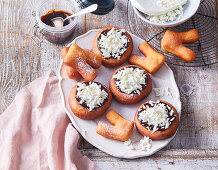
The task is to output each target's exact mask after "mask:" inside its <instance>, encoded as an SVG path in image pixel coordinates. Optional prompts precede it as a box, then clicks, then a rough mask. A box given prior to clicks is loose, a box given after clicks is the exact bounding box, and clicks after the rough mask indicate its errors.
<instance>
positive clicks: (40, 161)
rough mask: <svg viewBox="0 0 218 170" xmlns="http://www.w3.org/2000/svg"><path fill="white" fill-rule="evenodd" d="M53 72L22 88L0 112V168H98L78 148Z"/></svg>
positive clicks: (1, 169) (85, 169) (43, 169)
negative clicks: (1, 112)
mask: <svg viewBox="0 0 218 170" xmlns="http://www.w3.org/2000/svg"><path fill="white" fill-rule="evenodd" d="M78 140H79V134H78V132H77V131H76V130H75V129H74V127H73V126H72V124H70V121H69V119H68V117H67V115H66V114H65V112H64V109H63V107H62V103H61V98H60V95H59V90H58V78H57V77H56V76H55V75H54V73H53V72H52V71H49V73H48V74H47V75H46V76H45V77H41V78H38V79H36V80H35V81H33V82H32V83H30V84H29V85H27V86H26V87H24V88H23V89H22V90H21V91H20V92H19V93H18V94H17V95H16V97H15V99H14V101H13V102H12V104H11V105H10V106H9V107H8V108H7V109H6V110H5V112H4V113H3V114H2V115H0V170H8V169H10V170H17V169H21V170H35V169H40V170H48V169H50V170H65V169H66V170H68V169H69V170H72V169H78V170H83V169H84V170H92V169H98V168H97V167H96V166H95V164H94V163H93V162H92V161H90V160H89V159H88V158H87V157H86V156H83V155H82V154H81V153H80V151H79V150H78V149H77V144H78Z"/></svg>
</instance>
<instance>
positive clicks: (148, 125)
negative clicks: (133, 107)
mask: <svg viewBox="0 0 218 170" xmlns="http://www.w3.org/2000/svg"><path fill="white" fill-rule="evenodd" d="M135 125H136V128H137V129H138V131H139V133H140V134H141V135H143V136H148V137H149V138H150V139H153V140H162V139H167V138H170V137H172V136H173V135H174V134H175V133H176V131H177V129H178V126H179V115H178V112H177V111H176V109H175V108H174V107H173V106H172V105H171V104H170V103H168V102H165V101H160V100H157V101H149V102H146V103H144V104H142V105H141V106H140V107H139V108H138V110H137V111H136V114H135Z"/></svg>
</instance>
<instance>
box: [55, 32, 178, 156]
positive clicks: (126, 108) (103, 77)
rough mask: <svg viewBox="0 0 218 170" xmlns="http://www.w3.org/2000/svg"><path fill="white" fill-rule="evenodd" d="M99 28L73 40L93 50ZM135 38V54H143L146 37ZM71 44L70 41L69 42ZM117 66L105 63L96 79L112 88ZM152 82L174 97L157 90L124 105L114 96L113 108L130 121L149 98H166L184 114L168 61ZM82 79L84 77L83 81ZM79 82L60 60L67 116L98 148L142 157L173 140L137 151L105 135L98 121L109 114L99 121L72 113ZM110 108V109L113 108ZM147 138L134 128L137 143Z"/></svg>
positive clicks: (158, 142) (61, 91) (123, 154)
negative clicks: (71, 96) (70, 101)
mask: <svg viewBox="0 0 218 170" xmlns="http://www.w3.org/2000/svg"><path fill="white" fill-rule="evenodd" d="M98 31H99V30H90V31H89V32H87V33H86V34H84V35H81V36H79V37H77V38H76V39H75V40H74V41H73V42H75V43H76V44H78V45H79V46H80V47H82V48H85V49H91V48H92V42H93V40H94V37H95V35H96V34H97V32H98ZM131 36H132V38H133V44H134V49H133V53H134V54H140V52H139V50H138V46H139V45H140V44H141V43H142V42H143V40H142V39H141V38H139V37H137V36H135V35H133V34H131ZM69 46H70V44H69ZM123 65H128V63H125V64H123ZM117 68H118V67H115V68H107V67H104V66H101V68H99V69H98V70H97V71H98V76H97V78H96V79H95V80H94V81H98V82H101V83H102V84H104V85H106V86H107V87H109V82H110V78H111V75H112V73H113V72H114V71H115V70H116V69H117ZM151 77H152V81H153V87H155V88H157V87H158V88H161V87H170V89H171V92H172V96H164V97H161V98H159V97H155V95H154V93H153V92H152V93H151V94H150V95H149V96H148V97H147V98H145V99H144V100H143V101H141V102H139V103H137V104H134V105H124V104H120V103H118V102H117V101H115V100H114V99H113V101H112V104H111V106H110V108H109V109H114V110H115V111H117V112H118V113H119V114H120V115H122V116H123V117H124V118H126V119H128V120H132V121H133V120H134V115H135V112H136V110H137V109H138V107H139V106H140V105H141V104H142V103H143V102H145V101H148V100H158V99H161V100H164V101H167V102H170V103H171V104H172V105H173V106H174V107H175V108H176V109H177V111H178V113H179V115H180V114H181V102H180V95H179V90H178V87H177V85H176V82H175V79H174V75H173V72H172V70H171V69H170V68H169V67H168V66H167V64H164V65H163V66H162V68H161V69H160V70H159V71H158V72H157V73H155V74H153V75H151ZM80 81H82V80H80ZM76 83H77V81H76V80H71V79H69V78H68V77H67V74H66V71H65V67H63V63H62V62H61V63H60V70H59V88H60V94H61V97H62V101H63V105H64V108H65V111H66V113H67V115H68V116H69V118H70V120H71V121H72V123H73V125H74V127H75V128H76V129H77V130H78V132H79V133H80V134H81V135H82V136H83V137H84V138H85V139H86V140H87V141H88V142H89V143H91V144H92V145H94V146H95V147H97V148H98V149H100V150H102V151H104V152H106V153H108V154H110V155H112V156H115V157H119V158H129V159H132V158H139V157H145V156H149V155H152V154H153V153H155V152H157V151H158V150H160V149H161V148H163V147H165V146H166V145H167V144H168V143H169V142H170V141H171V140H172V139H173V137H171V138H169V139H166V140H160V141H153V142H152V148H151V151H150V152H144V151H137V150H128V148H127V146H126V145H124V143H123V142H120V141H116V140H111V139H107V138H105V137H102V136H100V135H98V134H97V133H96V127H97V124H98V122H99V121H100V120H101V121H103V122H107V121H106V118H105V116H104V115H103V116H101V117H100V118H98V119H95V120H83V119H79V118H77V117H76V116H74V114H73V113H72V111H71V109H70V107H69V104H68V96H69V93H70V90H71V89H72V88H73V86H74V85H75V84H76ZM109 109H108V110H109ZM142 138H143V137H142V136H141V135H140V134H139V133H138V132H137V130H136V129H135V127H134V131H133V134H132V136H131V140H132V141H133V142H134V143H137V142H139V141H140V139H142Z"/></svg>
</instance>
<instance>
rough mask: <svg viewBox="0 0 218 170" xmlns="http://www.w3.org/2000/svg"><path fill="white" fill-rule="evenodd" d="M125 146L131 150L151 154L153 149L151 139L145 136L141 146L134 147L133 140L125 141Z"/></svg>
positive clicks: (140, 142)
mask: <svg viewBox="0 0 218 170" xmlns="http://www.w3.org/2000/svg"><path fill="white" fill-rule="evenodd" d="M124 145H126V146H127V147H128V149H129V150H139V151H145V152H149V151H150V150H151V147H152V140H151V139H150V138H149V137H146V136H144V138H143V139H141V140H140V141H139V144H137V145H138V146H137V145H133V144H132V141H131V139H129V140H127V141H125V142H124Z"/></svg>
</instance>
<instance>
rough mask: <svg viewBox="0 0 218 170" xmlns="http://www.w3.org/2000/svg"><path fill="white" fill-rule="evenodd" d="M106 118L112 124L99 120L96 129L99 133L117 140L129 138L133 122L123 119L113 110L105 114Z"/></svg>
mask: <svg viewBox="0 0 218 170" xmlns="http://www.w3.org/2000/svg"><path fill="white" fill-rule="evenodd" d="M106 119H107V120H108V122H110V123H111V124H112V125H108V124H106V123H103V122H101V121H100V122H99V123H98V126H97V130H96V132H97V133H98V134H99V135H102V136H104V137H106V138H110V139H114V140H119V141H127V140H128V139H129V138H130V136H131V134H132V131H133V127H134V122H132V121H130V120H126V119H124V118H123V117H122V116H120V115H119V114H118V113H117V112H116V111H114V110H110V111H109V112H108V113H107V114H106Z"/></svg>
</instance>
